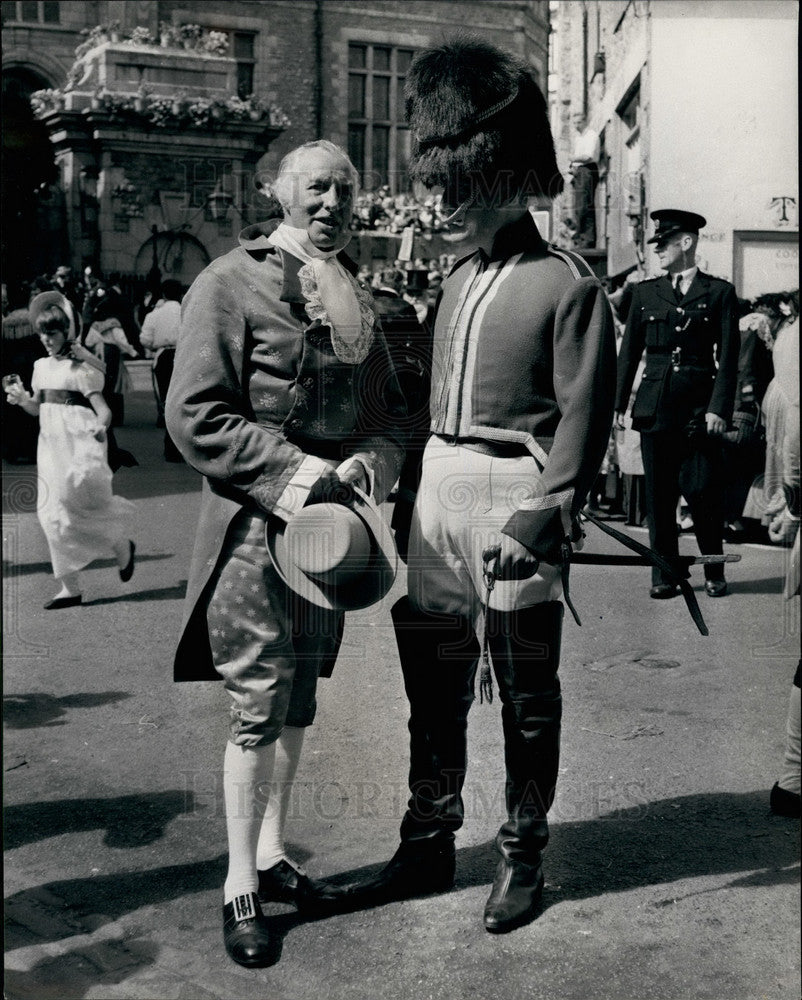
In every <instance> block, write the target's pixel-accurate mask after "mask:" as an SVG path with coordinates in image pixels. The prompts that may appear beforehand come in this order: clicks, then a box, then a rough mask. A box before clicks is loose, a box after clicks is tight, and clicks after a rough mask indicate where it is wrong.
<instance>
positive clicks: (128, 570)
mask: <svg viewBox="0 0 802 1000" xmlns="http://www.w3.org/2000/svg"><path fill="white" fill-rule="evenodd" d="M128 545H129V549H128V562H127V563H126V564H125V566H123V568H122V569H121V570H120V579H121V580H122V582H123V583H128V581H129V580H130V579H131V577H132V576H133V575H134V562H135V558H134V557H135V555H136V545H134V543H133V542H131V541H129V542H128Z"/></svg>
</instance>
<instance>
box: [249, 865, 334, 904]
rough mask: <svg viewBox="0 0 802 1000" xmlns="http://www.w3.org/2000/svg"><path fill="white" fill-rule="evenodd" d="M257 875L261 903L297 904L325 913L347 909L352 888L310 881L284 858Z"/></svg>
mask: <svg viewBox="0 0 802 1000" xmlns="http://www.w3.org/2000/svg"><path fill="white" fill-rule="evenodd" d="M257 874H258V876H259V899H260V900H261V902H263V903H293V904H294V905H295V906H297V907H298V909H299V910H304V911H305V912H315V913H321V912H329V911H334V910H336V909H337V908H338V907H340V906H344V905H345V904H346V902H347V899H348V893H349V887H347V886H335V885H330V884H329V883H328V882H323V881H321V880H319V879H312V878H309V876H308V875H307V874H306V873H305V872H303V871H302V870H301V869H300V868H296V867H295V865H293V864H292V862H290V861H286V860H285V859H283V858H282V860H281V861H279V862H278V864H276V865H273V866H272V867H271V868H265V869H263V870H262V871H259V872H257Z"/></svg>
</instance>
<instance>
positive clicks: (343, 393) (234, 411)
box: [166, 140, 406, 966]
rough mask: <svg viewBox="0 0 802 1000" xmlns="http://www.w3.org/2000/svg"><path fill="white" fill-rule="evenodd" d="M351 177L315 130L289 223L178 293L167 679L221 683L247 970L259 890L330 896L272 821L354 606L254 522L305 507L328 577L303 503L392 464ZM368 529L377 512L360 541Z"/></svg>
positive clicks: (286, 173) (352, 490)
mask: <svg viewBox="0 0 802 1000" xmlns="http://www.w3.org/2000/svg"><path fill="white" fill-rule="evenodd" d="M356 187H357V174H356V170H355V169H354V167H353V165H352V164H351V162H350V160H349V159H348V157H347V156H346V155H345V153H344V152H343V151H342V150H341V149H339V147H337V146H334V145H333V144H332V143H329V142H327V141H325V140H321V141H318V142H313V143H308V144H306V145H304V146H301V147H299V148H298V149H296V150H294V151H293V152H291V153H289V154H288V155H287V156H286V157H285V159H284V160H283V161H282V164H281V166H280V168H279V174H278V178H277V180H276V195H277V197H278V198H279V200H280V201H281V204H282V206H283V208H284V213H285V214H284V219H283V221H281V220H279V219H272V220H270V222H269V223H267V224H258V225H254V226H251V227H249V228H247V229H246V230H244V232H243V233H242V234H241V236H240V245H239V247H238V248H236V249H235V250H233V251H231V252H230V253H229V254H227V255H225V256H223V257H221V258H219V259H218V260H216V261H214V262H212V264H210V265H209V266H208V267H207V268H206V270H205V271H203V273H202V274H201V275H200V276H199V277H198V278H197V279H196V281H195V282H194V284H193V285H192V287H191V288H190V290H189V292H188V293H187V296H186V298H185V300H184V304H183V314H182V325H181V335H180V338H179V343H178V348H177V354H176V361H175V369H174V375H173V379H172V381H171V384H170V390H169V393H168V397H167V406H166V421H167V427H168V430H169V432H170V434H171V436H172V438H173V440H174V441H175V443H176V445H177V446H178V448H179V449H180V450H181V452H182V453H183V455H184V457H185V458H186V460H187V462H189V463H190V464H191V465H192V466H194V467H195V468H196V469H197V470H198V471H199V472H201V473H202V474H203V476H204V477H205V481H204V486H203V500H202V506H201V513H200V518H199V523H198V528H197V537H196V544H195V551H194V556H193V562H192V568H191V571H190V579H189V587H188V594H187V603H186V619H185V623H184V628H183V632H182V636H181V639H180V643H179V647H178V651H177V655H176V663H175V669H176V679H177V680H192V679H209V678H214V677H223V678H224V680H225V685H226V688H227V690H228V693H229V694H230V696H231V722H230V736H229V742H228V745H227V747H226V754H225V763H224V792H225V802H226V821H227V831H228V844H229V868H228V874H227V877H226V882H225V889H224V909H223V919H224V940H225V944H226V949H227V951H228V953H229V955H230V956H231V958H232V959H233V960H234V961H235V962H238V963H240V964H242V965H249V966H256V965H265V964H268V963H269V962H271V961H272V960H273V959H274V948H273V946H272V945H271V940H270V936H269V934H268V926H267V923H266V920H265V917H264V915H263V913H262V911H261V909H260V905H259V899H260V898H261V899H262V900H284V901H289V902H294V903H296V904H297V905H298V906H300V907H314V908H320V907H322V906H325V905H326V904H327V903H328V904H331V902H332V901H333V899H334V897H335V892H334V890H331V889H329V888H328V887H326V886H325V884H324V883H315V882H313V881H312V880H311V879H309V878H308V877H307V876H306V875H305V874H304V873H303V872H302V871H301V869H299V868H298V867H297V865H295V864H293V863H292V862H291V861H290V859H289V858H287V856H286V854H285V852H284V843H283V835H282V829H283V823H284V817H285V814H286V807H287V801H288V799H287V795H288V789H289V786H290V783H291V782H292V780H293V777H294V774H295V770H296V767H297V764H298V760H299V756H300V753H301V745H302V742H303V737H304V729H305V727H307V726H309V725H310V724H311V723H312V721H313V718H314V715H315V688H316V683H317V678H318V676H319V675H320V674H325V673H327V672H329V671H330V669H331V667H332V665H333V662H334V659H335V657H336V654H337V649H338V645H339V640H340V636H341V629H342V617H343V616H342V608H343V607H344V606H345V607H347V606H349V605H348V604H347V602H346V603H342V602H339V601H338V600H337V599H336V587H335V588H334V589H335V597H334V598H332V599H331V600H328V601H324V602H322V604H321V602H319V601H318V602H315V601H312V600H311V599H307V597H310V598H311V595H309V594H306V593H297V592H296V590H295V589H294V586H295V585H293V583H292V580H291V579H290V574H288V572H286V571H285V570H284V569H282V567H281V563H280V560H279V561H276V560H274V559H272V558H271V557H270V556H269V554H268V549H267V548H266V540H265V533H266V529H267V535H268V538H272V539H273V545H274V547H275V546H276V545H277V542H276V539H278V540H281V538H282V536H283V534H284V533H285V529H286V532H287V533H289V532H290V530H291V529H292V527H293V525H294V524H295V523H297V520H298V519H299V518H301V519H303V518H304V517H306V518H307V522H306V528H307V529H309V530H307V537H306V554H305V555H304V553H303V552H300V556H299V557H298V563H299V566H300V567H301V569H305V570H309V572H310V573H314V572H316V571H317V570H320V569H321V568H323V569H325V568H326V567H321V566H320V565H317V566H315V565H314V564H315V560H316V558H317V557H320V556H322V557H323V558H324V559H328V558H329V557H330V556H331V551H332V548H333V547H334V548H336V545H337V544H338V541H337V540H338V538H341V536H342V531H341V530H339V529H338V530H337V531H334V532H330V531H329V532H325V533H324V534H325V537H323V538H322V540H320V542H319V545H318V543H317V542H316V541H315V530H314V524H313V525H311V526H310V525H309V524H308V511H309V505H311V504H315V503H319V504H320V506H321V508H324V509H325V510H326V511H327V512H328V514H329V515H330V513H331V510H330V508H331V506H332V505H335V506H336V505H337V504H340V505H345V506H346V507H347V508H348V509H349V511H350V513H351V514H356V515H359V516H360V520H362V517H361V515H362V513H364V511H365V510H366V509H367V507H369V506H372V503H371V502H370V501H367V500H366V498H365V495H366V494H370V495H371V496H372V499H373V501H376V502H381V501H382V500H383V499H384V497H385V496H386V495H387V493H388V491H389V489H390V487H391V486H392V484H393V483H394V481H395V479H396V477H397V475H398V472H399V469H400V466H401V462H402V458H403V444H404V442H403V439H402V433H403V432H402V431H401V430H399V428H403V426H404V422H405V419H406V410H405V405H404V401H403V397H402V395H401V393H400V390H399V387H398V383H397V380H396V378H395V375H394V372H393V369H392V365H391V362H390V358H389V354H388V351H387V347H386V344H385V341H384V339H383V336H382V334H381V332H380V329H379V327H378V325H377V323H376V321H375V316H374V311H373V307H372V300H371V296H370V292H369V291H368V289H367V288H366V287H364V286H363V285H360V284H359V283H358V282H357V281H356V280H355V278H354V274H355V272H356V267H355V266H354V265H353V263H352V262H351V261H350V260H349V258H348V257H346V256H345V255H344V254H343V253H342V250H343V248H344V246H345V245H346V243H347V242H348V234H347V228H348V223H349V220H350V218H351V213H352V210H353V199H354V195H355V191H356ZM365 520H367V521H370V518H369V517H368V518H366V519H365ZM335 521H336V519H335ZM310 531H311V538H310V537H309V534H310ZM377 533H378V532H377V529H376V525H375V519H374V522H373V530H372V531H371V532H370V536H371V537H372V538H373V539H374V544H375V538H376V535H377ZM363 534H364V532H363ZM349 538H350V536H349ZM295 542H298V543H299V545H298V546H296V545H295ZM316 546H317V547H316ZM294 548H298V549H299V551H300V550H301V549H304V543H303V538H301V539H300V541H299V539H298V538H296V539H295V541H294V542H292V543H291V542H290V540H289V539H288V538H286V539H285V544H284V547H283V551H284V558H285V560H286V558H288V557H289V558H290V561H291V562H292V557H293V555H298V552H294ZM345 555H346V556H347V555H348V553H347V552H346V553H345ZM302 564H303V565H302ZM295 568H296V570H297V569H298V567H295ZM297 575H298V573H297V572H296V573H295V576H296V577H297ZM356 589H357V592H358V591H359V587H357V588H356ZM352 590H353V588H352ZM352 596H353V595H352ZM357 596H358V595H357ZM350 606H359V605H358V604H356V603H352V604H351V605H350ZM266 788H270V796H269V800H268V801H267V802H266V801H265V798H266V796H265V793H264V790H265V789H266Z"/></svg>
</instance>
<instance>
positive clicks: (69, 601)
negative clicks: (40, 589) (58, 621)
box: [42, 594, 84, 611]
mask: <svg viewBox="0 0 802 1000" xmlns="http://www.w3.org/2000/svg"><path fill="white" fill-rule="evenodd" d="M83 600H84V599H83V597H81V595H80V594H70V596H69V597H54V598H52V599H51V600H49V601H47V602H46V603H45V604H43V605H42V607H43V608H44V609H45V611H58V609H59V608H77V607H79V606H80V605H81V604H83Z"/></svg>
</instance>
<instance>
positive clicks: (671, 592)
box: [649, 583, 679, 601]
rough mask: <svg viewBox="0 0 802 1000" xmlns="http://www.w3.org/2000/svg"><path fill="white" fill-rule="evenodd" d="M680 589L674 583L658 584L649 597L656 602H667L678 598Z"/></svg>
mask: <svg viewBox="0 0 802 1000" xmlns="http://www.w3.org/2000/svg"><path fill="white" fill-rule="evenodd" d="M678 593H679V587H677V586H676V584H673V583H656V584H655V585H654V586H653V587H652V589H651V590H650V591H649V597H651V598H652V600H654V601H666V600H670V599H671V598H672V597H676V596H677V594H678Z"/></svg>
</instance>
